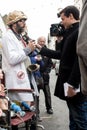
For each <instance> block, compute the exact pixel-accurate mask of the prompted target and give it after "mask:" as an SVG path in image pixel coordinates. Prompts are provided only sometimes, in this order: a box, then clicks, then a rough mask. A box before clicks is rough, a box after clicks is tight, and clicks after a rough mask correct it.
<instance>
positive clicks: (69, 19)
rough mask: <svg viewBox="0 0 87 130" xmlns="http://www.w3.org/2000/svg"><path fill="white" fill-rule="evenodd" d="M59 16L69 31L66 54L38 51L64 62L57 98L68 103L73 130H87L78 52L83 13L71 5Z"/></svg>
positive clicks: (56, 93)
mask: <svg viewBox="0 0 87 130" xmlns="http://www.w3.org/2000/svg"><path fill="white" fill-rule="evenodd" d="M58 16H59V17H60V18H61V22H62V24H63V25H64V27H65V32H64V35H63V46H62V50H61V51H53V50H50V49H47V48H44V47H41V46H38V45H37V47H38V48H39V49H40V54H41V55H45V56H47V57H50V58H54V59H60V66H59V75H58V79H57V82H56V87H55V92H54V95H55V96H56V97H59V98H60V99H62V100H65V101H66V103H67V106H68V109H69V129H70V130H86V129H87V96H85V95H83V94H82V92H81V90H80V86H81V79H80V78H81V77H80V69H79V62H78V56H77V52H76V43H77V38H78V30H79V10H78V9H77V8H76V7H75V6H73V5H70V6H67V7H65V8H64V9H62V10H61V11H60V12H59V14H58ZM60 52H61V53H60ZM67 88H68V89H67ZM65 90H67V91H65Z"/></svg>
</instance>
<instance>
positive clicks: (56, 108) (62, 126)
mask: <svg viewBox="0 0 87 130" xmlns="http://www.w3.org/2000/svg"><path fill="white" fill-rule="evenodd" d="M56 79H57V76H56V74H55V70H54V69H53V70H52V71H51V73H50V90H51V98H52V107H53V112H54V113H53V114H47V113H46V108H45V100H44V95H43V91H42V90H41V91H40V116H41V118H42V122H41V123H39V124H40V125H42V126H43V127H44V129H45V130H69V127H68V126H69V118H68V108H67V105H66V102H65V101H62V100H60V99H59V98H57V97H55V96H54V89H55V84H56ZM38 130H42V129H41V128H39V127H38Z"/></svg>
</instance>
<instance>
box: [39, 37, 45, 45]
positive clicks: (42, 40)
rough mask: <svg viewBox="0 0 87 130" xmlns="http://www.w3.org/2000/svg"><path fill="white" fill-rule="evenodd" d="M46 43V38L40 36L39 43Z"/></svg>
mask: <svg viewBox="0 0 87 130" xmlns="http://www.w3.org/2000/svg"><path fill="white" fill-rule="evenodd" d="M45 43H46V40H45V39H44V38H40V39H39V40H38V44H39V45H40V46H42V47H43V46H44V45H45Z"/></svg>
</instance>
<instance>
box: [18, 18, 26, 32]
mask: <svg viewBox="0 0 87 130" xmlns="http://www.w3.org/2000/svg"><path fill="white" fill-rule="evenodd" d="M25 21H26V20H25V19H21V20H19V21H17V22H16V30H17V32H18V33H19V34H21V33H22V32H24V29H25V26H26V23H25Z"/></svg>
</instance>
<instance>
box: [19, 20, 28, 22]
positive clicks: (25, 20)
mask: <svg viewBox="0 0 87 130" xmlns="http://www.w3.org/2000/svg"><path fill="white" fill-rule="evenodd" d="M25 21H26V19H20V20H18V22H25Z"/></svg>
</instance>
